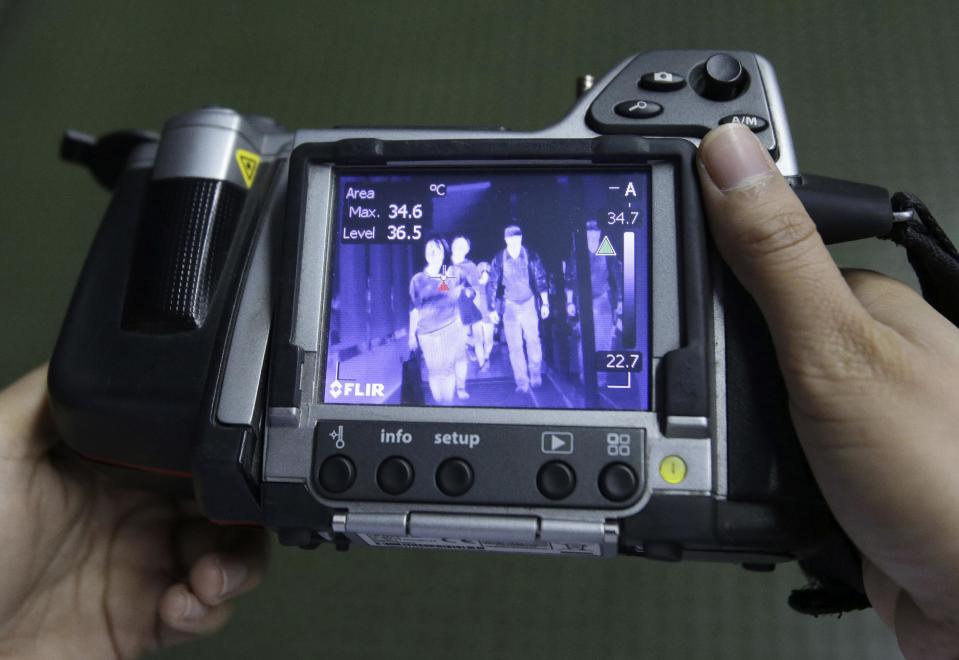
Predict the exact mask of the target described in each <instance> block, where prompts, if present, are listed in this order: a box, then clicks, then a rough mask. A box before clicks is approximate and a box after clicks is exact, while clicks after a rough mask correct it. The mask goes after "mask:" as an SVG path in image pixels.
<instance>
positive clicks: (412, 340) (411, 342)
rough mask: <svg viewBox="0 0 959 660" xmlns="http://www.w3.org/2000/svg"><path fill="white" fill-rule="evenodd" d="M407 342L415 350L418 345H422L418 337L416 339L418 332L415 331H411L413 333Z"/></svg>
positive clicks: (411, 349)
mask: <svg viewBox="0 0 959 660" xmlns="http://www.w3.org/2000/svg"><path fill="white" fill-rule="evenodd" d="M406 344H407V346H409V348H410V351H415V350H416V349H417V347H418V346H419V345H420V343H419V341H417V339H416V333H415V332H411V333H410V334H409V339H408V340H407V342H406Z"/></svg>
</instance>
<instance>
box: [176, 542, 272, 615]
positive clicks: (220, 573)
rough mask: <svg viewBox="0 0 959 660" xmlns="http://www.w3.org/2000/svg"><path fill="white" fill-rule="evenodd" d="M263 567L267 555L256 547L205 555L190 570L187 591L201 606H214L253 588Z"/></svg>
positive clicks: (261, 577) (264, 571)
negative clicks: (188, 589) (192, 593)
mask: <svg viewBox="0 0 959 660" xmlns="http://www.w3.org/2000/svg"><path fill="white" fill-rule="evenodd" d="M259 545H263V544H259ZM266 563H267V558H266V551H265V550H263V549H262V548H261V547H259V546H255V545H250V546H247V547H245V548H238V549H236V550H234V551H233V552H232V553H215V554H209V555H204V556H203V557H200V559H198V560H197V562H196V563H195V564H194V565H193V568H191V569H190V587H191V588H192V589H193V592H194V593H195V594H196V595H197V597H198V598H199V599H200V600H201V601H202V602H203V603H204V604H206V605H217V604H219V603H222V602H224V601H226V600H229V599H231V598H236V597H237V596H239V595H241V594H244V593H246V592H248V591H250V590H251V589H254V588H256V587H257V586H258V585H259V584H260V582H262V581H263V576H264V575H265V573H266Z"/></svg>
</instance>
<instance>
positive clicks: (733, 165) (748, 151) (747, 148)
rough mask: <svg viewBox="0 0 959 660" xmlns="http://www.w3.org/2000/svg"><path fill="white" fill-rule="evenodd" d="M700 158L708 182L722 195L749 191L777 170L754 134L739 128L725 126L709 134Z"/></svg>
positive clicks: (701, 147)
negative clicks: (732, 190) (744, 189)
mask: <svg viewBox="0 0 959 660" xmlns="http://www.w3.org/2000/svg"><path fill="white" fill-rule="evenodd" d="M699 154H700V158H701V159H702V161H703V165H704V166H705V168H706V172H707V173H708V174H709V178H711V179H712V180H713V183H715V184H716V186H717V187H718V188H719V189H720V190H723V191H726V190H731V189H733V188H745V187H748V186H750V185H752V184H753V183H755V182H756V181H758V180H760V179H762V178H765V177H766V176H768V175H770V174H771V173H772V171H773V168H774V167H775V164H774V163H773V162H772V159H771V158H770V157H769V154H767V153H766V149H765V147H763V145H762V144H761V143H760V142H759V140H758V139H757V138H756V136H755V135H753V132H752V131H751V130H749V129H748V128H746V127H745V126H741V125H739V124H723V125H722V126H720V127H719V128H716V129H713V130H712V131H710V132H709V133H708V134H707V135H706V137H705V138H703V141H702V143H700V145H699Z"/></svg>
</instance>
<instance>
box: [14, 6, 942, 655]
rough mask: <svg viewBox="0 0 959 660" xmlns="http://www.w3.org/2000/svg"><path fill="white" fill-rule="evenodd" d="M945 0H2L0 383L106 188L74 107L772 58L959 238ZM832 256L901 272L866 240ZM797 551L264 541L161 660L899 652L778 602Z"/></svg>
mask: <svg viewBox="0 0 959 660" xmlns="http://www.w3.org/2000/svg"><path fill="white" fill-rule="evenodd" d="M957 31H959V9H957V8H956V5H955V3H952V2H910V3H908V4H907V3H903V2H896V1H895V0H890V1H883V2H836V1H835V0H828V1H825V0H804V1H803V2H791V1H781V2H772V1H770V0H748V1H741V2H735V3H733V2H729V3H724V2H719V1H715V0H713V1H708V0H702V1H697V2H683V1H681V0H673V1H671V2H658V3H653V2H640V1H636V2H630V3H626V2H609V1H603V2H579V3H577V2H458V1H457V2H453V1H447V2H410V3H405V2H302V3H280V2H275V3H270V2H263V1H260V2H143V3H135V2H122V1H120V0H100V1H97V2H93V1H90V2H70V3H68V2H26V1H20V2H16V1H10V0H0V193H2V194H0V347H2V348H0V382H3V383H5V382H9V381H10V380H12V379H13V378H14V377H16V375H17V374H19V373H21V372H23V371H25V370H27V369H28V368H29V367H31V366H32V365H34V364H36V363H39V362H41V361H43V360H45V359H47V356H48V355H49V353H50V351H51V348H52V346H53V342H54V340H55V338H56V335H57V332H58V330H59V324H60V322H61V320H62V317H63V313H64V310H65V306H66V304H67V301H68V299H69V296H70V293H71V290H72V286H73V282H74V279H75V277H76V275H77V272H78V270H79V268H80V266H81V263H82V260H83V258H84V255H85V252H86V248H87V246H88V245H89V242H90V240H91V238H92V235H93V232H94V230H95V228H96V226H97V224H98V222H99V219H100V216H101V213H102V212H103V210H104V207H105V205H106V203H107V201H108V195H107V193H105V192H104V191H102V190H100V189H99V188H98V187H97V186H96V185H95V184H94V182H93V180H92V179H91V177H90V176H89V174H88V173H87V172H85V171H83V170H81V169H79V168H76V167H71V166H67V165H65V164H62V163H60V162H59V161H58V160H57V142H58V139H59V136H60V133H61V132H62V130H63V129H65V128H67V127H75V128H79V129H82V130H85V131H88V132H91V133H100V132H105V131H109V130H111V129H115V128H127V127H142V128H154V129H156V128H159V127H160V125H161V124H162V122H163V121H164V119H166V118H167V117H169V116H170V115H172V114H174V113H176V112H179V111H182V110H186V109H190V108H194V107H197V106H201V105H208V104H220V105H227V106H231V107H234V108H237V109H239V110H242V111H246V112H258V113H262V114H268V115H272V116H274V117H276V118H278V119H280V120H281V121H282V122H284V123H285V124H286V125H287V126H291V127H295V126H315V127H319V126H329V125H334V124H343V123H351V124H364V123H365V124H393V123H396V124H420V125H427V124H436V125H445V124H460V125H462V124H469V125H506V126H509V127H510V128H514V129H535V128H537V127H541V126H544V125H546V124H548V123H551V122H553V121H555V120H556V119H557V118H558V117H559V116H560V115H562V114H563V113H564V111H565V109H566V107H567V106H568V105H569V103H570V102H571V101H572V97H573V81H574V79H575V77H576V76H577V75H579V74H582V73H593V74H597V75H599V74H602V73H604V72H605V70H606V69H607V68H609V67H611V66H612V65H614V64H616V63H617V62H619V61H620V60H621V59H623V58H624V57H626V56H627V55H629V54H631V53H634V52H637V51H639V50H645V49H655V48H669V47H679V48H717V49H718V48H742V49H746V50H755V51H758V52H760V53H763V54H765V55H766V56H767V57H769V58H770V59H771V60H772V62H773V63H774V64H775V65H776V66H777V68H778V72H779V76H780V81H781V84H782V88H783V92H784V95H785V98H786V101H787V104H788V107H789V110H790V113H791V121H792V127H793V134H794V137H795V141H796V144H797V149H798V150H799V157H800V163H801V165H802V168H803V169H804V170H805V171H807V172H815V173H820V174H825V175H833V176H841V177H845V178H850V179H854V180H861V181H868V182H873V183H878V184H881V185H885V186H888V187H890V188H895V189H906V190H910V191H913V192H916V193H918V194H919V195H920V196H922V197H923V198H924V199H926V201H927V202H928V203H929V205H930V206H931V207H932V208H933V209H934V210H936V211H937V212H938V214H939V215H940V216H941V217H942V218H943V219H947V220H951V222H947V223H946V224H947V227H948V229H949V230H950V231H951V232H952V234H953V235H954V236H956V235H959V223H957V222H956V219H957V218H959V188H957V186H956V185H955V181H956V179H957V174H959V172H957V167H959V159H957V158H956V157H955V151H956V148H957V146H959V133H957V130H956V127H955V125H954V123H953V122H954V121H955V119H954V118H955V115H956V113H955V111H954V108H955V107H957V104H959V45H957V44H959V40H957V39H956V38H955V35H956V34H957ZM835 254H836V255H837V257H838V258H839V259H840V260H841V261H842V263H844V264H849V265H858V266H866V267H870V268H873V269H876V270H881V271H884V272H887V273H890V274H893V275H897V276H899V277H901V278H904V279H907V280H909V281H912V279H911V278H910V277H909V272H908V265H907V264H906V261H905V259H904V257H903V256H902V255H901V254H900V253H899V252H898V251H897V250H896V249H895V248H893V247H892V246H889V245H886V244H884V243H880V242H878V241H871V242H866V243H862V244H856V245H851V246H844V247H842V248H839V249H836V251H835ZM801 582H802V580H801V578H800V576H799V574H798V572H797V570H796V569H795V568H794V567H791V566H790V567H782V568H780V569H779V570H778V571H776V572H775V573H774V574H772V575H757V574H752V573H747V572H745V571H742V570H741V569H739V568H736V567H729V566H711V565H700V564H689V565H686V564H681V565H667V564H660V563H652V562H645V561H637V560H632V561H630V560H613V561H586V560H575V559H543V558H525V557H495V556H490V557H488V556H474V555H458V554H440V553H411V552H386V551H381V552H376V551H364V550H359V551H355V552H353V551H351V552H350V553H346V554H337V553H334V552H332V551H330V550H327V549H321V550H319V551H316V552H312V553H308V552H304V551H293V550H286V549H281V548H278V547H277V548H276V551H275V554H274V565H273V569H272V572H271V574H270V576H269V578H268V580H267V581H266V583H265V584H264V586H263V587H262V588H261V589H260V590H259V591H258V592H257V593H256V594H254V595H252V596H251V597H249V598H247V599H245V600H244V601H243V602H242V603H241V604H240V607H239V610H238V612H237V615H236V617H235V618H234V620H233V622H232V623H231V624H230V625H229V626H228V627H227V629H226V630H225V631H224V632H223V633H221V634H220V635H218V636H216V637H214V638H211V639H208V640H205V641H203V642H200V643H197V644H193V645H190V646H185V647H181V648H178V649H175V650H169V651H166V652H163V653H161V654H159V655H158V657H159V658H166V659H168V660H172V659H174V658H225V657H230V658H237V659H240V658H262V657H267V656H269V657H290V658H313V657H316V658H319V657H330V658H387V657H389V658H432V657H448V658H464V659H465V658H597V657H605V658H656V659H660V660H666V659H673V658H677V659H678V658H683V659H689V658H697V659H698V658H710V659H714V658H735V659H737V660H747V659H754V658H755V659H759V658H763V659H767V658H784V659H792V658H816V659H819V660H827V659H832V658H876V659H885V658H896V657H899V654H898V651H897V650H896V645H895V640H894V639H893V637H892V635H891V634H890V633H888V632H887V631H886V630H885V629H884V628H883V627H882V626H881V624H880V623H879V621H878V619H877V618H876V617H875V615H874V614H873V613H872V612H865V613H858V614H853V615H848V616H845V617H843V618H842V619H841V620H836V619H820V620H814V619H809V618H804V617H801V616H799V615H797V614H794V613H793V612H791V611H790V610H789V609H788V608H787V607H786V605H785V598H786V595H787V593H788V590H789V589H790V588H792V587H796V586H798V585H799V584H801Z"/></svg>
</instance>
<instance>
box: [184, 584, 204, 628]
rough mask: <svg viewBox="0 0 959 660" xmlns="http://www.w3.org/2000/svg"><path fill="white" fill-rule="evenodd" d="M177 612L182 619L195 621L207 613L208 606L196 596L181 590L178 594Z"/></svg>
mask: <svg viewBox="0 0 959 660" xmlns="http://www.w3.org/2000/svg"><path fill="white" fill-rule="evenodd" d="M177 612H179V614H180V618H181V619H182V620H184V621H194V620H196V619H199V618H201V617H202V616H203V615H204V614H206V613H207V608H206V607H204V606H203V603H201V602H200V601H199V600H197V599H196V598H193V597H192V596H190V595H189V594H187V593H184V592H182V591H181V592H180V593H179V594H178V595H177Z"/></svg>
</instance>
